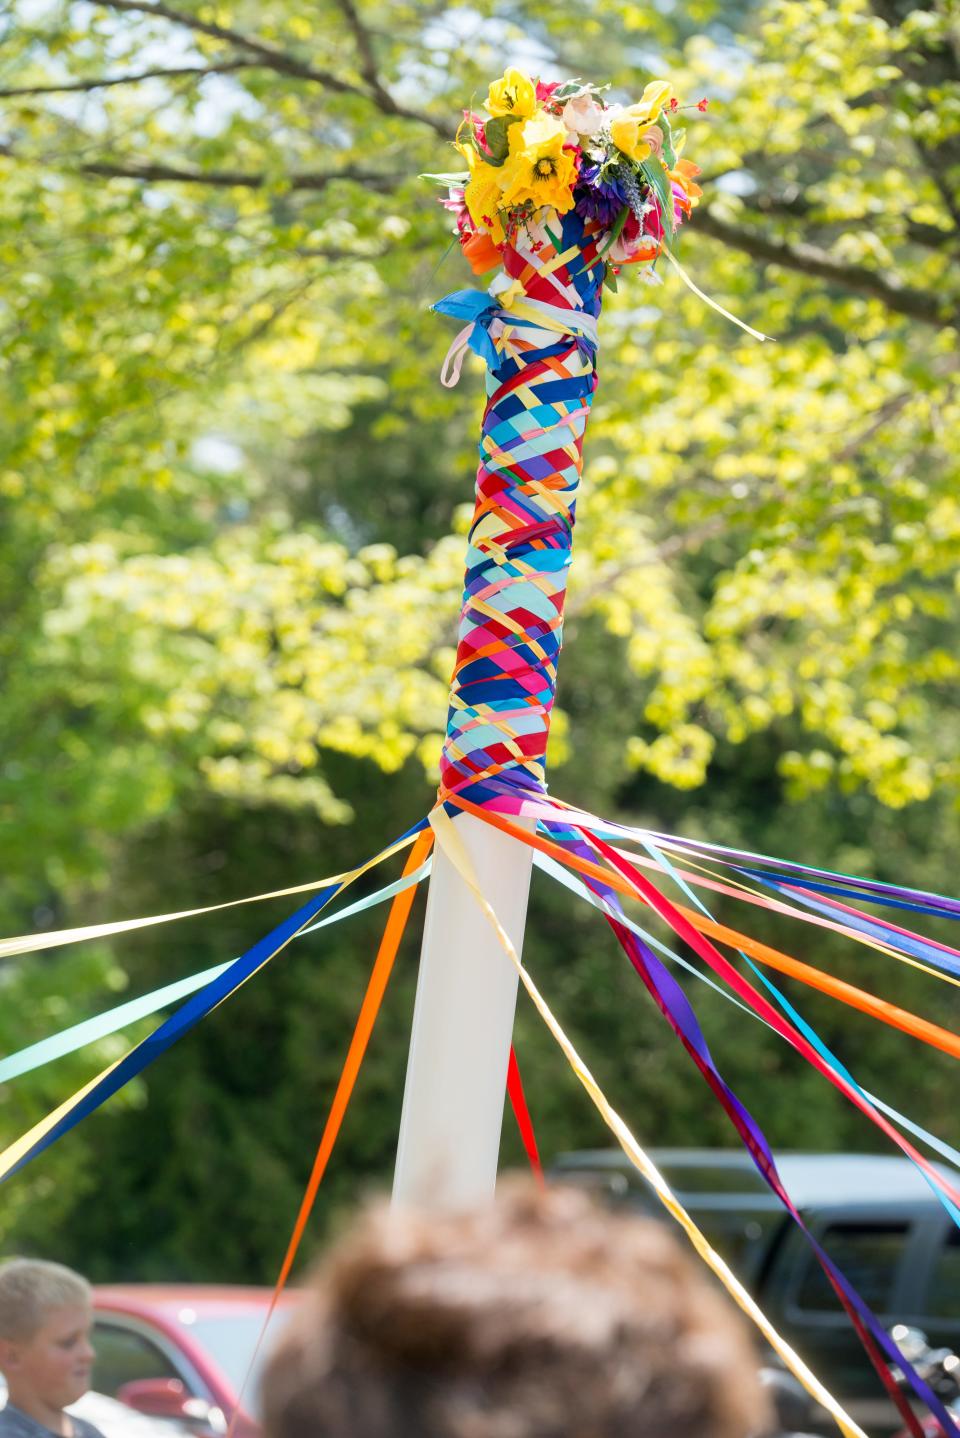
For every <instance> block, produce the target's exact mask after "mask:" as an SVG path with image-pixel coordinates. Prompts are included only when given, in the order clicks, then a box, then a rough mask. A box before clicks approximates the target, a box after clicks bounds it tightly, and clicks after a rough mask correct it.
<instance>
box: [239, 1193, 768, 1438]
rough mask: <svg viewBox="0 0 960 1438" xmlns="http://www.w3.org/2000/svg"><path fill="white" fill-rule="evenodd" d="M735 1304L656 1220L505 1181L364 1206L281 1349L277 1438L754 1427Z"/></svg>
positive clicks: (689, 1433) (679, 1436) (751, 1359)
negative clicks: (476, 1190) (406, 1203)
mask: <svg viewBox="0 0 960 1438" xmlns="http://www.w3.org/2000/svg"><path fill="white" fill-rule="evenodd" d="M757 1368H758V1363H757V1358H756V1355H755V1353H754V1352H753V1350H752V1347H751V1345H750V1343H749V1341H748V1339H747V1336H746V1333H745V1330H744V1327H743V1325H742V1323H741V1320H740V1317H739V1315H738V1314H737V1313H736V1312H735V1310H733V1309H732V1308H731V1307H730V1306H729V1304H728V1302H727V1301H726V1300H725V1299H724V1298H723V1296H722V1295H721V1294H720V1293H718V1292H717V1291H716V1290H715V1289H714V1287H713V1286H712V1285H711V1283H710V1282H709V1281H708V1280H707V1279H706V1278H705V1277H704V1276H703V1275H702V1274H701V1272H700V1270H699V1269H698V1268H697V1267H696V1266H695V1265H694V1262H693V1261H692V1259H691V1258H690V1257H689V1256H688V1255H687V1254H686V1253H684V1252H683V1251H682V1250H681V1248H680V1247H679V1245H678V1244H677V1243H676V1241H675V1240H674V1239H673V1237H672V1236H671V1235H670V1234H669V1233H668V1232H667V1231H666V1229H665V1228H664V1227H663V1226H662V1225H661V1224H659V1223H657V1222H655V1221H653V1220H650V1219H641V1218H636V1217H631V1216H628V1215H623V1214H620V1215H617V1214H610V1213H607V1212H605V1211H603V1210H601V1209H600V1208H598V1207H597V1206H596V1205H595V1204H594V1203H593V1202H592V1201H591V1200H590V1199H589V1198H588V1197H587V1196H586V1195H585V1194H584V1193H582V1192H579V1191H577V1190H574V1189H561V1188H553V1189H549V1190H547V1191H546V1192H538V1191H537V1190H536V1189H534V1188H533V1187H532V1185H529V1184H526V1183H523V1184H519V1183H507V1184H505V1185H503V1186H501V1188H499V1189H498V1196H497V1199H496V1201H495V1202H494V1203H492V1204H491V1205H490V1206H489V1207H486V1208H483V1209H480V1210H477V1211H474V1212H469V1213H467V1212H463V1213H453V1214H447V1213H408V1212H398V1211H396V1210H393V1211H391V1210H389V1209H388V1208H387V1207H386V1206H378V1207H375V1208H372V1209H371V1210H369V1211H368V1212H367V1213H365V1214H364V1215H363V1216H362V1217H361V1218H360V1220H359V1221H358V1222H357V1223H356V1225H355V1226H354V1227H353V1228H352V1229H351V1230H350V1232H349V1233H348V1234H347V1235H346V1236H345V1237H344V1238H343V1239H342V1240H341V1241H340V1242H339V1243H338V1244H336V1245H335V1246H334V1249H333V1251H332V1252H331V1253H330V1255H329V1256H328V1258H327V1260H326V1262H325V1263H324V1265H323V1266H322V1267H321V1269H320V1270H319V1272H318V1274H317V1276H316V1279H315V1281H314V1283H313V1284H312V1286H311V1287H310V1288H309V1289H308V1291H307V1292H305V1294H304V1296H303V1300H302V1301H301V1303H300V1304H298V1306H297V1309H296V1311H295V1313H294V1315H293V1318H292V1320H291V1322H290V1324H289V1327H288V1328H287V1329H286V1330H285V1331H284V1333H283V1335H282V1337H281V1339H280V1342H279V1344H278V1345H277V1347H276V1348H275V1350H274V1351H273V1353H272V1354H271V1357H270V1359H269V1362H268V1364H267V1368H266V1372H265V1375H264V1380H263V1388H262V1401H263V1412H264V1425H265V1430H266V1434H267V1438H746V1435H747V1434H749V1433H755V1432H757V1431H759V1430H760V1429H762V1428H763V1426H764V1419H765V1417H766V1407H765V1400H764V1398H763V1396H762V1392H761V1389H760V1386H759V1381H758V1376H757Z"/></svg>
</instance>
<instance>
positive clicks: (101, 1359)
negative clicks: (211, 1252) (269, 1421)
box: [93, 1283, 296, 1438]
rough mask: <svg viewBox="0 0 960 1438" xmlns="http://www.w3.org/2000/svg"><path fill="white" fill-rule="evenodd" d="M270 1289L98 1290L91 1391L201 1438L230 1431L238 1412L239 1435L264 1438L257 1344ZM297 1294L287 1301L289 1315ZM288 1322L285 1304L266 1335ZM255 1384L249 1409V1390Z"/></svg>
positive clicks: (160, 1287) (150, 1286)
mask: <svg viewBox="0 0 960 1438" xmlns="http://www.w3.org/2000/svg"><path fill="white" fill-rule="evenodd" d="M271 1297H272V1290H271V1289H269V1288H240V1287H226V1286H224V1287H208V1286H206V1285H201V1284H177V1285H167V1284H151V1283H132V1284H127V1285H124V1286H122V1287H116V1288H113V1287H111V1288H95V1289H94V1295H93V1307H94V1327H93V1346H94V1348H95V1350H96V1355H97V1356H96V1360H95V1362H94V1368H93V1386H94V1388H96V1389H97V1391H98V1392H100V1393H106V1394H108V1395H109V1396H110V1397H111V1398H117V1399H119V1400H120V1402H121V1403H126V1404H127V1405H128V1406H129V1407H131V1408H135V1409H136V1410H137V1411H138V1412H140V1413H147V1414H149V1415H151V1416H152V1417H155V1418H168V1419H175V1420H176V1422H177V1423H178V1424H180V1425H182V1427H185V1428H188V1429H189V1430H190V1432H191V1433H193V1434H194V1435H196V1438H218V1435H222V1434H225V1433H226V1431H227V1427H228V1425H229V1422H230V1419H231V1418H232V1416H233V1413H234V1410H235V1409H236V1408H237V1407H238V1405H239V1406H240V1411H239V1413H238V1415H237V1420H236V1423H235V1424H234V1429H233V1431H234V1435H235V1438H258V1435H259V1433H260V1428H259V1424H258V1422H257V1378H258V1369H259V1364H260V1361H261V1360H262V1358H263V1356H264V1355H265V1352H266V1347H267V1345H266V1344H264V1345H263V1347H262V1348H261V1351H260V1353H259V1354H258V1356H257V1361H256V1363H254V1367H253V1370H252V1372H250V1376H249V1379H247V1373H248V1370H249V1369H250V1365H251V1363H252V1362H253V1360H254V1351H255V1349H256V1345H257V1340H258V1338H259V1337H260V1333H261V1330H262V1328H263V1325H264V1321H265V1320H266V1317H267V1313H268V1311H269V1307H270V1299H271ZM295 1299H296V1295H295V1294H285V1295H284V1296H283V1298H282V1299H281V1304H282V1306H283V1308H284V1309H286V1311H287V1312H289V1305H290V1304H291V1303H292V1302H295ZM282 1322H283V1315H282V1313H281V1311H280V1305H278V1309H277V1312H276V1313H275V1314H274V1318H273V1320H272V1321H271V1326H270V1330H269V1333H268V1337H275V1336H276V1333H277V1330H278V1328H279V1327H280V1325H281V1324H282ZM245 1379H247V1384H246V1390H245V1392H244V1394H243V1399H242V1404H241V1388H242V1387H243V1384H244V1380H245Z"/></svg>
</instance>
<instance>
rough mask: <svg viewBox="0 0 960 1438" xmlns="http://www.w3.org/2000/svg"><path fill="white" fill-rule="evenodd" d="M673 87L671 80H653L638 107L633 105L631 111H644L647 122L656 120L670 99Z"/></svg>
mask: <svg viewBox="0 0 960 1438" xmlns="http://www.w3.org/2000/svg"><path fill="white" fill-rule="evenodd" d="M672 90H673V86H672V85H671V84H670V81H669V80H651V81H650V84H649V85H648V86H647V87H646V89H645V90H644V92H643V94H642V96H641V97H640V102H639V104H637V105H631V106H630V108H631V110H636V111H638V112H640V111H642V112H643V115H644V117H645V118H646V119H647V120H655V119H656V118H657V116H658V115H659V114H660V111H661V110H662V109H663V107H664V105H665V104H666V103H667V101H668V100H669V99H670V94H671V92H672Z"/></svg>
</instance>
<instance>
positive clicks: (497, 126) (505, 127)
mask: <svg viewBox="0 0 960 1438" xmlns="http://www.w3.org/2000/svg"><path fill="white" fill-rule="evenodd" d="M519 121H520V116H519V115H497V116H496V117H495V118H494V119H492V120H488V121H487V123H486V125H485V126H484V129H483V133H484V135H485V137H486V141H487V149H488V150H489V151H490V154H489V156H488V157H487V158H488V160H489V163H490V164H491V165H502V164H503V162H504V160H505V159H506V158H507V156H508V155H509V153H510V141H509V138H508V131H509V129H510V126H511V125H516V124H518V123H519Z"/></svg>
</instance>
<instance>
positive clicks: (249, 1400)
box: [180, 1307, 284, 1418]
mask: <svg viewBox="0 0 960 1438" xmlns="http://www.w3.org/2000/svg"><path fill="white" fill-rule="evenodd" d="M266 1316H267V1310H266V1307H264V1308H262V1309H250V1310H247V1311H246V1312H244V1313H222V1314H213V1315H210V1314H198V1315H197V1316H196V1317H195V1318H193V1319H191V1320H190V1321H189V1322H185V1321H184V1318H183V1316H182V1315H181V1318H180V1322H181V1323H182V1324H183V1326H184V1328H186V1329H187V1330H188V1331H189V1333H190V1334H191V1336H192V1337H193V1338H194V1339H195V1340H196V1342H197V1344H198V1345H199V1346H200V1347H201V1348H202V1349H203V1350H204V1352H205V1353H207V1354H209V1356H210V1357H211V1358H212V1360H213V1362H214V1363H216V1365H217V1367H218V1368H219V1369H221V1371H222V1372H223V1374H224V1377H225V1378H227V1379H228V1380H229V1382H230V1385H231V1387H232V1388H233V1390H234V1392H235V1393H239V1392H240V1389H241V1387H242V1386H243V1384H244V1380H245V1379H246V1388H245V1391H244V1395H243V1406H244V1408H245V1409H246V1411H247V1412H248V1413H249V1414H250V1415H251V1416H252V1417H254V1418H259V1416H260V1372H261V1369H262V1368H263V1362H264V1359H265V1358H266V1356H267V1352H268V1350H269V1346H270V1340H271V1339H274V1338H276V1336H277V1334H278V1333H279V1331H280V1329H281V1327H282V1325H283V1317H284V1314H283V1311H278V1312H276V1313H274V1315H273V1317H272V1318H271V1320H270V1327H269V1329H268V1330H267V1337H266V1339H265V1341H264V1342H263V1344H262V1345H261V1347H260V1351H259V1353H258V1354H257V1358H256V1362H255V1363H254V1365H253V1370H252V1372H251V1373H250V1376H249V1378H248V1377H247V1370H248V1369H249V1368H250V1362H251V1359H252V1358H253V1355H254V1351H255V1350H256V1347H257V1339H258V1338H259V1337H260V1330H261V1329H262V1327H263V1320H264V1319H265V1318H266ZM228 1416H229V1415H228Z"/></svg>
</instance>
